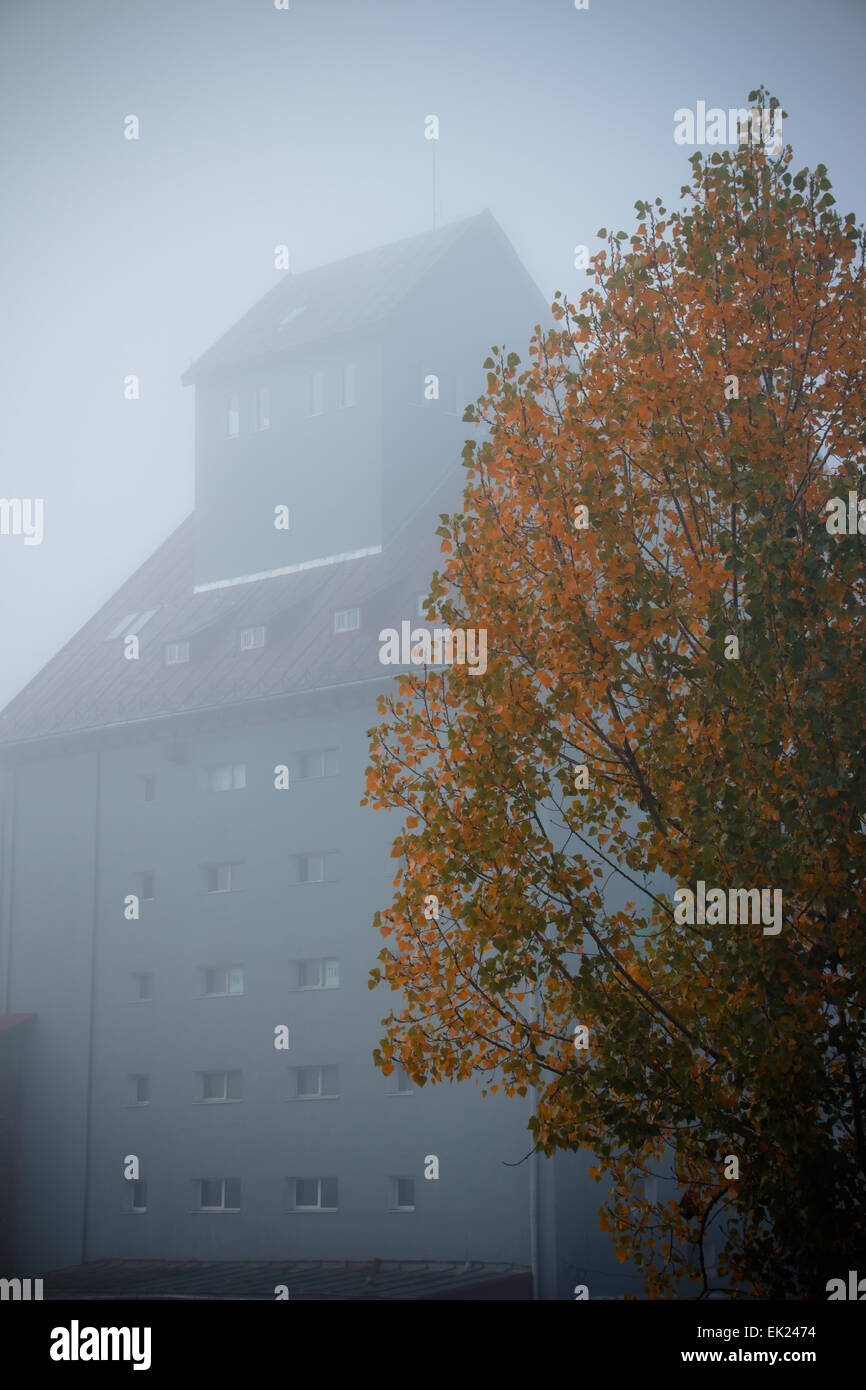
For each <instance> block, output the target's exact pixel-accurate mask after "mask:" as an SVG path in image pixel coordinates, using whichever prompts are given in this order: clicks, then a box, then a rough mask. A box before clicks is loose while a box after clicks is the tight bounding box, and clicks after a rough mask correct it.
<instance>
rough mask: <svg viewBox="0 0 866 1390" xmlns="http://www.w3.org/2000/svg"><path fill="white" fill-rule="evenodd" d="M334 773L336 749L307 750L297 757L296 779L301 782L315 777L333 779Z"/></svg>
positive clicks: (335, 770)
mask: <svg viewBox="0 0 866 1390" xmlns="http://www.w3.org/2000/svg"><path fill="white" fill-rule="evenodd" d="M336 773H337V750H336V748H308V749H306V750H305V751H304V752H303V753H300V754H299V755H298V777H299V779H300V780H301V781H302V782H308V781H311V780H312V779H314V778H316V777H335V776H336Z"/></svg>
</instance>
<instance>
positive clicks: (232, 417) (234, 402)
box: [226, 396, 241, 439]
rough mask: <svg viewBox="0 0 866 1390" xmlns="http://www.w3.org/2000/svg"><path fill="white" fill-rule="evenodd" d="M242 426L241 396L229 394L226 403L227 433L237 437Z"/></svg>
mask: <svg viewBox="0 0 866 1390" xmlns="http://www.w3.org/2000/svg"><path fill="white" fill-rule="evenodd" d="M240 427H241V402H240V397H239V396H229V398H228V402H227V405H226V435H227V436H228V438H229V439H236V438H237V436H238V434H239V433H240Z"/></svg>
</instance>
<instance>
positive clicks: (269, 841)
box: [0, 213, 625, 1297]
mask: <svg viewBox="0 0 866 1390" xmlns="http://www.w3.org/2000/svg"><path fill="white" fill-rule="evenodd" d="M547 314H548V310H547V306H546V304H545V302H544V300H543V298H542V296H541V295H540V293H539V291H538V289H537V288H536V286H535V285H534V284H533V283H532V281H531V279H530V278H529V276H528V274H527V273H526V271H525V270H524V268H523V267H522V265H521V263H520V261H519V259H518V258H517V256H516V254H515V252H514V251H513V249H512V247H511V245H510V243H509V242H508V241H507V239H506V237H505V236H504V234H503V233H502V231H501V230H500V228H499V227H498V226H497V224H496V222H495V221H494V219H493V218H492V217H491V216H490V215H489V213H484V214H482V215H481V216H479V217H477V218H472V219H470V220H468V221H465V222H462V223H458V224H455V225H453V226H450V227H446V228H443V229H441V230H437V231H433V232H430V233H427V234H424V235H421V236H417V237H413V238H411V239H410V240H407V241H404V242H401V243H399V244H397V245H394V246H387V247H384V248H381V249H378V250H375V251H372V252H369V253H364V254H361V255H357V256H353V257H351V258H350V259H348V260H346V261H343V262H340V263H339V264H336V265H328V266H324V267H322V268H320V269H317V270H313V271H309V272H307V273H305V274H301V275H288V276H286V277H285V278H284V279H283V280H282V281H281V282H280V283H279V284H278V285H277V286H276V288H274V289H273V290H272V291H271V292H270V293H269V294H267V295H266V296H265V297H264V299H263V300H262V301H261V302H260V303H259V304H257V305H256V306H255V307H254V308H253V309H252V310H251V311H250V312H249V313H248V314H247V315H246V316H245V317H244V318H243V319H241V321H240V322H239V323H238V324H236V325H235V327H233V328H232V329H231V330H230V332H228V333H227V334H226V335H225V336H224V337H223V338H222V339H221V340H220V341H219V342H218V343H217V344H216V345H215V346H214V347H213V348H211V349H210V351H208V352H207V353H205V354H204V356H203V357H202V358H201V359H200V360H199V361H198V362H197V363H195V365H194V366H192V367H191V368H190V370H189V371H188V372H187V373H186V375H185V377H184V380H185V382H187V383H189V384H191V385H193V386H194V388H195V392H196V461H195V467H196V500H195V511H194V514H193V515H191V516H190V517H189V518H188V519H187V520H186V521H184V522H183V524H182V525H181V526H180V527H179V528H178V529H177V530H176V531H175V532H174V534H173V535H171V536H170V537H169V539H168V540H166V542H165V543H164V544H163V545H162V546H161V547H160V548H159V550H157V552H156V553H155V554H154V555H153V556H152V557H151V559H149V560H148V561H147V562H146V563H145V564H144V565H143V566H142V567H141V568H140V569H139V570H138V571H137V572H136V573H135V574H134V575H133V576H132V578H130V579H129V580H128V582H127V583H125V584H124V585H123V586H122V587H121V589H120V590H119V591H118V592H117V594H115V596H114V597H113V598H112V599H110V601H109V602H108V603H106V604H105V605H104V606H103V608H102V609H101V610H100V611H99V612H98V613H97V614H96V616H95V617H94V618H92V619H91V621H90V622H88V623H87V624H86V625H85V627H84V628H83V629H82V630H81V631H80V632H79V633H78V634H77V635H76V636H75V637H74V638H73V639H72V640H71V641H70V642H69V643H68V644H67V645H66V646H65V647H64V648H63V650H62V651H61V652H60V653H59V654H58V655H57V656H56V657H55V658H54V659H53V660H52V661H51V662H50V663H49V664H48V665H47V666H46V667H45V669H44V670H43V671H41V672H40V673H39V675H37V676H36V678H35V679H34V680H33V681H32V682H31V683H30V684H29V685H28V686H27V688H26V689H25V690H24V691H22V692H21V694H20V695H18V696H17V698H16V699H15V700H13V701H12V703H11V704H10V705H9V706H8V707H7V709H6V711H5V713H4V714H3V715H2V717H0V739H2V754H3V756H2V774H0V775H2V782H0V796H2V896H0V913H2V916H0V926H2V934H0V966H2V973H0V1002H2V1007H3V1011H4V1015H5V1022H6V1026H5V1029H4V1028H3V1027H0V1052H2V1053H3V1056H2V1057H0V1063H2V1066H0V1075H2V1076H3V1077H4V1078H6V1081H4V1089H3V1092H2V1093H3V1095H4V1096H6V1097H7V1103H6V1105H5V1111H4V1134H5V1138H4V1141H3V1143H4V1145H5V1147H4V1153H3V1154H0V1163H3V1164H5V1171H6V1172H7V1173H9V1174H12V1173H13V1171H14V1170H15V1167H16V1164H15V1161H14V1155H13V1153H12V1150H13V1148H14V1147H15V1145H16V1144H17V1149H18V1153H17V1182H13V1181H12V1180H11V1178H10V1181H9V1182H8V1183H7V1189H6V1190H7V1199H6V1207H5V1211H4V1213H3V1221H4V1225H3V1227H2V1229H3V1230H4V1232H5V1240H6V1249H5V1252H4V1253H5V1258H6V1263H7V1265H10V1266H14V1270H15V1271H22V1272H23V1273H25V1274H30V1273H31V1272H32V1273H34V1274H37V1273H43V1272H44V1271H50V1270H52V1269H58V1268H60V1267H64V1266H71V1265H76V1264H78V1263H82V1262H88V1261H93V1260H100V1259H107V1258H111V1259H157V1258H158V1259H164V1260H170V1259H183V1260H208V1261H213V1260H228V1259H234V1260H271V1259H288V1260H297V1259H301V1258H304V1259H344V1260H354V1259H374V1258H379V1259H382V1260H394V1259H401V1260H410V1259H418V1260H421V1259H424V1260H451V1259H453V1260H457V1259H459V1260H478V1261H485V1262H492V1263H504V1264H511V1265H514V1266H517V1267H529V1266H530V1265H532V1266H533V1268H534V1271H535V1274H536V1290H537V1291H538V1292H540V1293H541V1294H542V1295H545V1296H559V1297H563V1296H565V1297H568V1296H570V1285H571V1284H573V1282H574V1279H575V1276H576V1274H577V1273H578V1271H579V1270H580V1268H581V1267H582V1268H587V1267H588V1268H590V1269H591V1270H593V1271H597V1272H598V1277H597V1279H596V1280H595V1284H594V1290H593V1291H594V1293H597V1294H607V1295H612V1294H616V1293H619V1292H620V1290H621V1288H622V1287H624V1286H625V1285H624V1282H623V1278H622V1277H619V1282H617V1275H616V1274H609V1273H608V1271H610V1270H611V1269H613V1270H617V1269H618V1266H617V1265H616V1263H615V1261H613V1260H612V1259H611V1256H610V1252H609V1250H608V1249H607V1247H606V1246H605V1245H604V1243H603V1240H602V1238H601V1236H600V1234H599V1233H598V1231H597V1221H596V1216H595V1212H596V1209H597V1205H598V1189H597V1188H595V1187H594V1185H593V1184H591V1183H589V1182H588V1181H587V1180H586V1178H585V1176H584V1174H585V1164H584V1163H583V1161H582V1160H578V1159H576V1158H573V1157H570V1156H568V1157H565V1158H563V1159H561V1160H560V1159H557V1160H556V1161H555V1162H553V1161H542V1160H539V1159H532V1160H531V1161H528V1162H524V1163H520V1162H519V1160H521V1159H522V1158H523V1157H524V1155H525V1154H526V1152H527V1150H528V1149H529V1147H530V1140H529V1135H528V1133H527V1129H526V1123H527V1119H528V1118H529V1108H528V1107H529V1101H528V1099H527V1100H521V1099H518V1098H515V1099H507V1098H505V1097H503V1096H502V1095H498V1096H488V1097H486V1098H484V1099H482V1097H481V1094H480V1090H479V1089H478V1087H477V1086H476V1085H475V1084H474V1083H472V1082H467V1083H462V1084H453V1085H441V1086H430V1087H427V1088H425V1089H423V1090H421V1089H419V1088H416V1087H413V1086H411V1085H410V1084H409V1083H408V1081H407V1080H406V1078H405V1077H404V1076H403V1075H402V1074H401V1073H400V1072H399V1071H398V1072H395V1073H394V1074H392V1075H391V1076H390V1077H387V1078H386V1077H384V1076H383V1075H382V1074H381V1073H380V1072H379V1071H378V1070H377V1069H376V1068H375V1067H374V1065H373V1062H372V1059H371V1052H372V1049H373V1047H374V1046H375V1045H376V1044H377V1042H378V1040H379V1036H380V1033H381V1027H380V1020H381V1018H382V1015H383V1014H384V1013H385V1012H387V1009H388V1008H389V1007H390V1004H391V999H390V997H386V995H385V993H384V992H383V991H375V992H371V991H370V990H369V989H368V988H367V978H368V972H369V970H370V968H371V966H372V965H373V964H374V962H375V956H376V953H377V951H378V949H379V944H380V943H379V938H378V936H377V934H376V933H375V932H373V930H372V929H371V920H372V917H373V913H374V911H375V910H376V908H379V907H382V906H385V905H387V903H388V902H389V901H390V893H391V887H390V885H391V880H392V878H393V872H394V865H393V861H392V860H391V859H390V857H389V852H390V847H391V843H392V841H393V838H394V835H395V833H396V831H397V829H398V822H397V820H396V818H395V816H394V815H393V814H388V813H384V812H379V813H375V812H373V811H371V810H370V809H368V808H362V807H361V806H360V804H359V803H360V799H361V797H362V795H363V784H364V769H365V766H366V764H367V762H368V760H369V759H368V740H367V730H368V729H369V728H370V726H371V725H372V724H373V723H375V722H376V719H377V715H376V708H375V700H376V695H377V694H378V693H379V692H380V691H382V690H384V689H386V688H387V687H388V685H389V684H390V683H391V681H392V680H393V668H389V667H386V666H383V665H381V664H380V662H379V641H378V634H379V631H380V629H382V628H384V627H396V628H398V629H399V627H400V624H401V622H402V621H404V620H406V619H409V620H411V621H412V623H413V626H414V625H417V624H419V623H420V622H421V621H423V620H422V619H421V618H420V616H419V614H420V608H419V601H420V599H421V598H422V596H423V595H424V594H426V591H427V585H428V580H429V576H430V574H431V572H432V570H433V569H434V568H435V567H436V565H437V563H438V562H439V549H438V547H439V542H438V539H437V538H436V536H435V527H436V525H437V524H438V523H437V519H436V518H437V513H439V512H441V511H448V510H453V509H457V508H458V507H459V501H460V496H461V487H462V470H461V467H460V452H461V447H462V444H463V441H464V439H465V438H466V437H467V436H469V435H471V434H472V427H471V426H468V425H464V424H463V423H462V418H461V417H462V414H463V409H464V406H465V404H466V402H468V401H470V400H472V399H474V398H475V396H476V395H477V394H479V392H480V391H481V390H482V388H483V384H484V373H483V368H482V365H481V364H482V363H483V361H484V358H485V357H486V356H487V355H488V353H489V350H490V347H491V345H492V344H493V343H496V344H499V345H501V344H503V343H505V344H508V346H509V347H510V348H517V350H520V349H521V347H522V346H523V345H525V344H526V343H527V341H528V338H529V336H530V334H531V331H532V328H533V326H534V325H535V324H536V323H537V322H540V321H544V320H545V319H546V317H547ZM15 1015H20V1016H22V1017H21V1018H17V1017H13V1016H15ZM23 1016H27V1017H26V1018H25V1017H23ZM4 1047H5V1051H3V1049H4ZM13 1047H14V1049H15V1056H14V1057H13V1056H12V1049H13ZM4 1059H5V1060H4ZM16 1075H17V1077H18V1081H17V1091H16V1089H15V1086H16V1083H15V1076H16ZM7 1083H8V1084H7ZM15 1095H17V1098H18V1099H17V1104H16V1103H13V1099H12V1098H13V1097H14V1096H15ZM16 1136H17V1138H16ZM4 1155H5V1157H4ZM431 1156H435V1158H436V1159H437V1160H438V1177H432V1176H430V1172H431V1170H432V1169H433V1165H431V1164H430V1163H429V1159H430V1157H431ZM425 1171H427V1173H428V1176H426V1177H425ZM16 1189H17V1192H16ZM8 1272H10V1273H11V1272H13V1270H12V1268H10V1269H9V1271H8ZM48 1282H49V1285H50V1280H49V1281H48Z"/></svg>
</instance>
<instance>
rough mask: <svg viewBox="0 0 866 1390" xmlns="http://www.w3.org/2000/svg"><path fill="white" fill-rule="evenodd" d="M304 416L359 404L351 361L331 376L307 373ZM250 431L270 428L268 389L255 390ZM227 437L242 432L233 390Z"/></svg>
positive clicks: (227, 406)
mask: <svg viewBox="0 0 866 1390" xmlns="http://www.w3.org/2000/svg"><path fill="white" fill-rule="evenodd" d="M306 397H307V414H308V415H309V416H313V415H324V413H325V409H326V408H334V407H336V408H337V409H338V410H348V409H349V408H350V407H351V406H353V405H357V403H358V372H357V367H356V364H355V363H354V362H345V363H343V365H342V366H341V367H340V368H339V370H338V371H337V372H336V373H334V374H331V373H328V372H325V371H322V370H320V371H315V372H309V373H308V374H307V384H306ZM252 421H253V429H254V430H255V432H256V433H257V434H260V433H261V432H262V431H263V430H268V429H270V427H271V393H270V389H269V387H267V386H258V387H256V390H255V393H254V396H253V411H252ZM225 424H226V437H227V438H228V439H237V438H238V436H239V435H240V433H241V394H240V392H239V391H233V392H231V394H230V395H229V396H228V397H227V399H226V404H225Z"/></svg>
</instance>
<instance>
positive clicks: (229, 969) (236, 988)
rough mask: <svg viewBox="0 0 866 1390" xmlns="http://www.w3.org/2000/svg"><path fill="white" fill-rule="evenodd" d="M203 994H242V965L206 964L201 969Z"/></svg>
mask: <svg viewBox="0 0 866 1390" xmlns="http://www.w3.org/2000/svg"><path fill="white" fill-rule="evenodd" d="M202 973H203V975H204V992H205V994H243V992H244V968H243V966H242V965H208V966H206V967H205V969H204V970H203V972H202Z"/></svg>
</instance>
